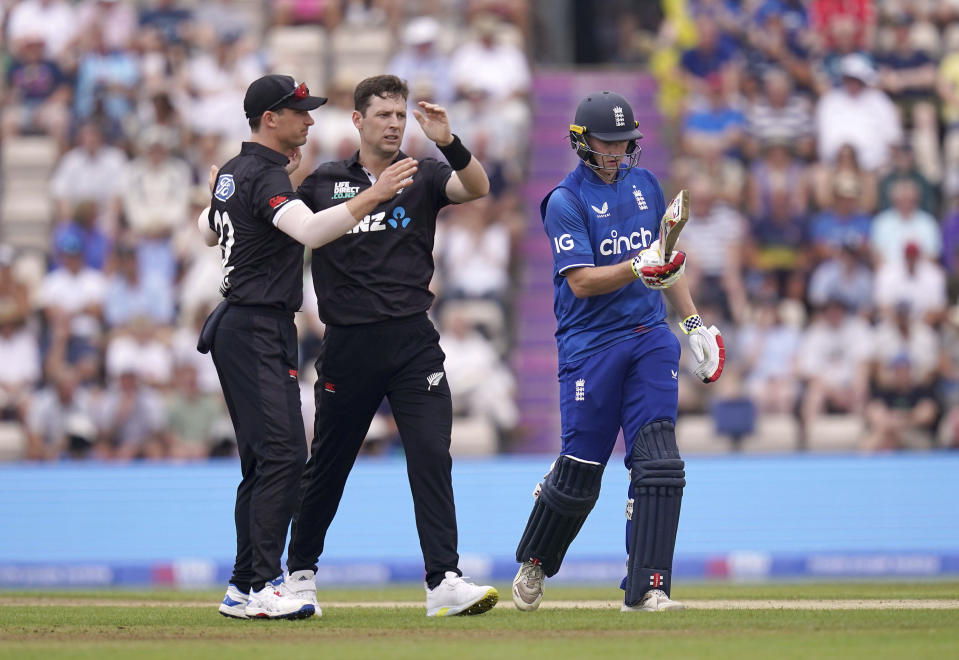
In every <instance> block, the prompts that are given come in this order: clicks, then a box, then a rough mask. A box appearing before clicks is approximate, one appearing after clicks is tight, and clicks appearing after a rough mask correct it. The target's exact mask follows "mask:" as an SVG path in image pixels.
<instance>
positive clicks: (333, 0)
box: [269, 0, 343, 31]
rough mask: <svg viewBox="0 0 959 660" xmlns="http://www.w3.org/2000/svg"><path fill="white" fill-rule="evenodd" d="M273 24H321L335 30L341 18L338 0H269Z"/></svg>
mask: <svg viewBox="0 0 959 660" xmlns="http://www.w3.org/2000/svg"><path fill="white" fill-rule="evenodd" d="M269 4H270V16H272V17H273V23H274V25H322V26H323V27H325V28H326V29H327V30H328V31H332V30H335V29H336V27H337V26H338V25H339V24H340V21H341V20H342V19H343V10H342V7H341V5H342V3H341V2H340V1H339V0H270V3H269Z"/></svg>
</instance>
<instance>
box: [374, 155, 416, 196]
mask: <svg viewBox="0 0 959 660" xmlns="http://www.w3.org/2000/svg"><path fill="white" fill-rule="evenodd" d="M416 170H417V161H415V160H413V159H412V158H404V159H403V160H398V161H396V162H395V163H393V164H392V165H390V166H389V167H387V168H386V169H385V170H383V173H382V174H380V175H379V176H378V177H377V178H376V183H374V184H373V192H374V193H375V194H376V196H377V197H378V198H379V199H380V200H381V201H383V202H385V201H387V200H390V199H393V197H394V196H395V195H396V194H397V193H398V192H400V191H401V190H403V188H405V187H406V186H408V185H410V184H411V183H413V175H414V174H415V173H416Z"/></svg>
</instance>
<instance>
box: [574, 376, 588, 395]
mask: <svg viewBox="0 0 959 660" xmlns="http://www.w3.org/2000/svg"><path fill="white" fill-rule="evenodd" d="M576 400H577V401H585V400H586V379H585V378H580V379H579V380H577V381H576Z"/></svg>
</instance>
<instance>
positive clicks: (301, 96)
mask: <svg viewBox="0 0 959 660" xmlns="http://www.w3.org/2000/svg"><path fill="white" fill-rule="evenodd" d="M324 103H326V99H325V98H323V97H322V96H310V90H309V89H308V88H307V87H306V83H300V84H299V85H297V84H296V81H295V80H293V77H292V76H281V75H278V74H270V75H268V76H263V77H262V78H257V79H256V80H254V81H253V82H251V83H250V86H249V87H247V88H246V96H245V97H243V111H244V112H245V113H246V116H247V118H248V119H253V118H254V117H260V116H261V115H262V114H263V113H264V112H266V111H267V110H279V109H280V108H293V109H294V110H315V109H316V108H319V107H320V106H321V105H323V104H324Z"/></svg>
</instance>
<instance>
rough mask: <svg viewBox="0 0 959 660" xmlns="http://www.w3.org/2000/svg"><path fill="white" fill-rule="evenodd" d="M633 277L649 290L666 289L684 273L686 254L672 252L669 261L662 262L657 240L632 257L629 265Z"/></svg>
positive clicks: (676, 251) (677, 251)
mask: <svg viewBox="0 0 959 660" xmlns="http://www.w3.org/2000/svg"><path fill="white" fill-rule="evenodd" d="M630 265H631V267H632V269H633V275H634V276H636V278H638V279H641V280H642V281H643V284H645V285H646V287H647V288H649V289H668V288H669V287H671V286H672V285H674V284H675V283H676V282H677V281H678V280H679V278H680V277H682V276H683V273H684V272H685V271H686V253H685V252H681V251H679V250H674V251H673V253H672V254H671V255H669V261H663V258H662V257H661V256H660V253H659V239H658V238H657V239H656V240H655V241H653V244H652V245H650V246H649V247H648V248H646V249H645V250H643V251H642V252H640V253H639V254H638V255H636V256H635V257H633V261H632V263H631V264H630Z"/></svg>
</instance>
